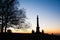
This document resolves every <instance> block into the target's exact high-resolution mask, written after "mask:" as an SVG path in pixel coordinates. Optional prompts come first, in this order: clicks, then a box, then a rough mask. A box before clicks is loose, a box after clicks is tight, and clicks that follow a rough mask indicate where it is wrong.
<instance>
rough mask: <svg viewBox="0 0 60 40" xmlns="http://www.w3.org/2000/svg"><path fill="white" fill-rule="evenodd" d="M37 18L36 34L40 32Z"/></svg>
mask: <svg viewBox="0 0 60 40" xmlns="http://www.w3.org/2000/svg"><path fill="white" fill-rule="evenodd" d="M39 28H40V27H39V17H38V15H37V27H36V33H39V32H40V31H39Z"/></svg>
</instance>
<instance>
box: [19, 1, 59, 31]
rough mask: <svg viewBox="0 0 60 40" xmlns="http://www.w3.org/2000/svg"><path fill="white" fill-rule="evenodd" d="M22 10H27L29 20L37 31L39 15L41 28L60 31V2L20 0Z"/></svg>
mask: <svg viewBox="0 0 60 40" xmlns="http://www.w3.org/2000/svg"><path fill="white" fill-rule="evenodd" d="M19 2H20V7H19V8H20V9H21V8H25V10H26V16H27V18H28V19H27V20H28V21H29V22H30V23H31V28H32V29H34V30H35V27H36V17H37V15H39V23H40V28H41V29H44V30H45V31H47V30H49V31H50V30H60V0H19Z"/></svg>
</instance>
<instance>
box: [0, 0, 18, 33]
mask: <svg viewBox="0 0 60 40" xmlns="http://www.w3.org/2000/svg"><path fill="white" fill-rule="evenodd" d="M17 3H18V2H17V0H0V17H1V20H2V27H1V33H3V27H4V26H5V32H6V27H7V24H8V22H10V21H11V19H13V15H15V12H16V10H17V6H16V5H17Z"/></svg>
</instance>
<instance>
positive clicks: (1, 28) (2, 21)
mask: <svg viewBox="0 0 60 40" xmlns="http://www.w3.org/2000/svg"><path fill="white" fill-rule="evenodd" d="M1 33H3V15H2V27H1Z"/></svg>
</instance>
